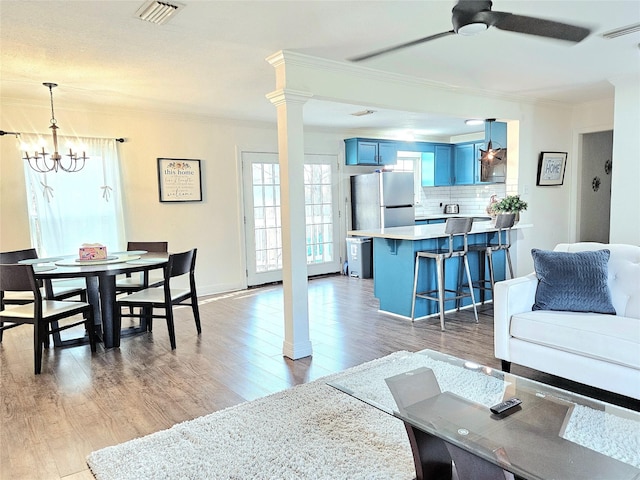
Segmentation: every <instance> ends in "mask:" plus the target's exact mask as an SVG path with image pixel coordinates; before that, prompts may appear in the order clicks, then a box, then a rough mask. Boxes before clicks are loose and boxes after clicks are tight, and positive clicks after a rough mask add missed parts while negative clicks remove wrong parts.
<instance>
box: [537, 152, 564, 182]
mask: <svg viewBox="0 0 640 480" xmlns="http://www.w3.org/2000/svg"><path fill="white" fill-rule="evenodd" d="M566 168H567V152H540V158H539V159H538V178H537V179H536V185H538V186H542V187H547V186H555V185H562V184H563V183H564V173H565V170H566Z"/></svg>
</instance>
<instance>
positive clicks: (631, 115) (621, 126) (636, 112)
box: [609, 75, 640, 245]
mask: <svg viewBox="0 0 640 480" xmlns="http://www.w3.org/2000/svg"><path fill="white" fill-rule="evenodd" d="M611 83H613V84H614V86H615V88H616V96H615V115H614V123H615V128H614V131H613V171H612V173H611V175H612V177H611V184H612V192H611V229H610V235H609V238H610V241H611V243H629V244H632V245H640V188H638V185H640V135H639V134H638V132H640V75H634V76H630V77H626V78H619V79H615V80H613V81H612V82H611Z"/></svg>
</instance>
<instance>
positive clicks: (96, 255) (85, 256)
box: [79, 244, 107, 260]
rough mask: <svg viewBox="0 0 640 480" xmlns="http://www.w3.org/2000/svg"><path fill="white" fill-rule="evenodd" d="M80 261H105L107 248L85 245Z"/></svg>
mask: <svg viewBox="0 0 640 480" xmlns="http://www.w3.org/2000/svg"><path fill="white" fill-rule="evenodd" d="M79 258H80V260H105V259H106V258H107V247H105V246H104V245H87V244H85V245H83V246H82V247H80V252H79Z"/></svg>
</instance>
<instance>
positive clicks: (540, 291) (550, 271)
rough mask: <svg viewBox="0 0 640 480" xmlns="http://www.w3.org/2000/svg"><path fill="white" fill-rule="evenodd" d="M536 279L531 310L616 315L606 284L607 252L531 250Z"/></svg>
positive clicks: (604, 250)
mask: <svg viewBox="0 0 640 480" xmlns="http://www.w3.org/2000/svg"><path fill="white" fill-rule="evenodd" d="M531 255H532V257H533V264H534V268H535V271H536V276H537V277H538V287H537V289H536V296H535V303H534V304H533V307H532V310H559V311H571V312H594V313H604V314H612V315H615V314H616V311H615V309H614V308H613V305H612V303H611V292H610V291H609V285H608V283H607V278H608V261H609V250H606V249H603V250H595V251H587V252H575V253H568V252H552V251H547V250H539V249H537V248H534V249H532V250H531Z"/></svg>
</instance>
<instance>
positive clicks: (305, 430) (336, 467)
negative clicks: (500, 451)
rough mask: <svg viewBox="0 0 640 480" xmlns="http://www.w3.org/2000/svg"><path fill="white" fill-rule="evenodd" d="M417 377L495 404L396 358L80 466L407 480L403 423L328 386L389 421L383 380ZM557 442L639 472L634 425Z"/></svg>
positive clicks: (420, 361)
mask: <svg viewBox="0 0 640 480" xmlns="http://www.w3.org/2000/svg"><path fill="white" fill-rule="evenodd" d="M419 367H428V368H431V369H432V370H433V372H434V374H435V375H436V378H437V380H438V384H439V385H440V388H441V390H442V391H451V392H453V393H456V394H458V395H461V396H464V397H466V398H469V399H471V400H474V401H476V402H478V403H480V404H483V405H486V406H487V407H488V406H490V405H493V404H495V403H498V402H499V401H501V400H502V398H503V395H504V388H505V386H504V385H503V382H502V381H498V380H496V379H494V378H492V377H488V376H484V375H478V373H477V372H474V371H473V370H469V369H465V368H460V367H456V366H453V365H450V364H448V363H446V362H441V361H438V360H432V359H430V358H428V357H426V356H423V355H414V354H410V353H408V352H396V353H393V354H391V355H388V356H386V357H383V358H380V359H377V360H373V361H371V362H367V363H364V364H362V365H359V366H357V367H353V368H350V369H348V370H345V371H344V372H341V373H337V374H333V375H329V376H326V377H323V378H320V379H318V380H315V381H312V382H309V383H307V384H303V385H298V386H296V387H293V388H290V389H288V390H284V391H282V392H278V393H275V394H273V395H269V396H267V397H264V398H260V399H257V400H253V401H251V402H246V403H242V404H239V405H236V406H233V407H230V408H227V409H225V410H221V411H218V412H215V413H212V414H210V415H206V416H203V417H200V418H196V419H194V420H190V421H187V422H183V423H180V424H177V425H174V426H173V427H171V428H170V429H168V430H163V431H160V432H156V433H153V434H151V435H147V436H145V437H142V438H138V439H135V440H131V441H128V442H125V443H122V444H120V445H115V446H113V447H107V448H104V449H102V450H98V451H96V452H93V453H91V454H90V455H89V456H88V457H87V463H88V464H89V466H90V467H91V470H92V472H93V474H94V475H95V477H96V478H97V479H98V480H129V479H131V480H133V479H135V480H138V479H142V478H144V479H198V480H200V479H225V480H234V479H246V478H252V479H274V480H275V479H278V480H285V479H296V480H298V479H314V480H316V479H318V480H322V479H331V480H335V479H372V480H373V479H380V480H382V479H384V480H393V479H399V480H400V479H403V480H404V479H407V480H409V479H413V478H415V469H414V466H413V459H412V455H411V448H410V446H409V441H408V439H407V435H406V432H405V429H404V426H403V424H402V422H401V421H400V420H398V419H396V418H394V417H393V416H391V415H389V414H387V413H384V412H382V411H381V410H378V409H376V408H373V407H371V406H370V405H367V404H365V403H364V402H361V401H359V400H357V399H355V398H353V397H350V396H349V395H347V394H345V393H342V392H340V391H338V390H336V389H334V388H333V387H330V386H329V385H327V383H328V382H333V383H339V384H341V385H342V386H345V387H348V388H351V389H352V390H355V391H358V392H360V393H361V394H363V395H364V396H365V397H366V398H368V399H371V400H373V401H374V403H375V404H377V405H379V406H380V407H381V408H383V409H385V410H389V411H391V410H393V409H395V408H396V404H395V401H394V400H393V397H392V395H391V393H390V391H389V389H388V388H387V386H386V383H385V381H384V379H385V378H388V377H391V376H394V375H397V374H399V373H402V372H406V371H409V370H412V369H416V368H419ZM604 432H606V435H602V433H604ZM564 438H565V439H567V440H571V441H573V442H575V443H578V444H580V445H583V446H585V447H587V448H591V449H593V450H596V451H599V452H601V453H604V454H607V455H610V456H612V457H614V458H617V459H618V460H621V461H623V462H626V463H629V464H631V465H634V466H636V467H638V468H640V448H638V446H639V445H640V429H639V428H638V422H636V421H634V420H631V419H625V418H620V417H617V416H614V415H610V414H608V413H605V412H600V411H595V410H593V409H590V408H587V407H578V406H576V407H575V409H574V411H573V413H572V415H571V418H570V420H569V422H568V424H567V428H566V430H565V432H564ZM622 438H624V441H623V442H621V441H619V440H622Z"/></svg>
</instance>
